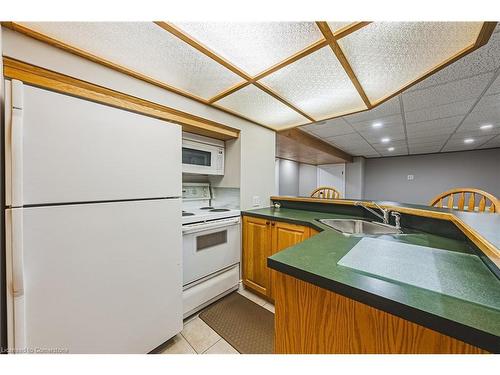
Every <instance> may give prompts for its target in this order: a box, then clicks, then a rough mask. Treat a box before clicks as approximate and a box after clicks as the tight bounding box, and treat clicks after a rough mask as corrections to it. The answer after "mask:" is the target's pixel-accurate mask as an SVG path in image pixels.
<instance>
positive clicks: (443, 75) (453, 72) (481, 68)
mask: <svg viewBox="0 0 500 375" xmlns="http://www.w3.org/2000/svg"><path fill="white" fill-rule="evenodd" d="M497 29H498V26H497ZM499 50H500V32H497V33H494V34H493V35H492V36H491V38H490V40H489V42H488V43H487V44H486V45H484V46H482V47H481V48H479V49H477V50H475V51H474V52H472V53H471V54H470V55H467V57H466V58H462V59H460V60H458V61H456V62H455V63H453V64H451V65H448V66H447V67H446V68H444V69H443V70H441V71H439V72H437V73H435V74H433V75H431V76H430V77H429V78H427V79H425V80H424V81H422V82H419V83H417V84H416V85H415V86H413V87H411V88H410V89H409V90H410V91H411V90H417V89H421V88H425V87H429V86H434V85H439V84H442V83H445V82H449V81H454V80H457V79H462V78H465V77H470V76H475V75H477V74H481V73H486V72H490V71H492V70H495V69H497V68H499V67H500V54H499V53H498V51H499Z"/></svg>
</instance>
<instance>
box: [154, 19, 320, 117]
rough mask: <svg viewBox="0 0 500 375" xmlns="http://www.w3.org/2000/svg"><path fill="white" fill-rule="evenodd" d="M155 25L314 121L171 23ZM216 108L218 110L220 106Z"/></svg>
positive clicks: (228, 92)
mask: <svg viewBox="0 0 500 375" xmlns="http://www.w3.org/2000/svg"><path fill="white" fill-rule="evenodd" d="M155 24H156V25H158V26H160V27H161V28H162V29H164V30H165V31H168V32H169V33H171V34H172V35H174V36H176V37H177V38H179V39H180V40H182V41H183V42H185V43H187V44H189V45H190V46H191V47H193V48H195V49H196V50H198V51H199V52H201V53H203V54H204V55H206V56H208V57H209V58H211V59H212V60H214V61H216V62H218V63H219V64H221V65H222V66H224V67H225V68H227V69H229V70H230V71H232V72H233V73H235V74H237V75H239V76H240V77H241V78H243V79H244V80H246V81H247V83H253V84H254V86H256V87H258V88H259V89H261V90H262V91H264V92H265V93H267V94H268V95H271V96H272V97H273V98H275V99H276V100H279V101H280V102H281V103H283V104H284V105H286V106H287V107H289V108H291V109H292V110H293V111H295V112H297V113H299V114H300V115H302V116H304V117H305V118H307V119H308V120H309V121H312V122H314V121H315V120H314V119H313V118H312V117H311V116H309V115H308V114H306V113H304V112H303V111H302V110H300V109H299V108H297V107H296V106H294V105H293V104H292V103H290V102H289V101H288V100H286V99H285V98H283V97H282V96H281V95H279V94H278V93H276V92H275V91H273V90H271V89H270V88H269V87H267V86H264V85H263V84H262V83H260V82H257V81H256V80H255V79H253V78H252V77H251V76H250V75H248V74H247V73H245V72H244V71H242V70H241V69H239V68H238V67H236V66H235V65H233V64H231V63H230V62H229V61H227V60H226V59H224V58H223V57H221V56H219V55H218V54H216V53H215V52H213V51H212V50H210V48H208V47H206V46H204V45H203V44H201V43H200V42H198V41H197V40H195V39H194V38H193V37H191V36H189V35H188V34H186V33H184V32H183V31H182V30H180V29H179V28H177V27H176V26H174V25H172V24H171V23H168V22H161V21H156V22H155ZM245 86H247V85H246V84H241V83H240V84H237V85H236V87H235V86H233V87H232V88H229V89H228V90H225V91H224V92H222V93H220V94H218V95H216V96H215V98H216V100H220V99H222V98H223V97H224V96H227V95H229V94H231V93H233V92H235V91H237V90H239V89H241V88H243V87H245ZM216 100H214V99H213V98H212V99H209V100H208V101H207V103H214V102H215V101H216ZM218 108H220V106H219V107H218Z"/></svg>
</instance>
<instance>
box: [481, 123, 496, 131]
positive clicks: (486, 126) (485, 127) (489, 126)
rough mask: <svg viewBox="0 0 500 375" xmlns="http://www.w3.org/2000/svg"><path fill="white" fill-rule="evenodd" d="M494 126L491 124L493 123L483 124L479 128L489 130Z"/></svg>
mask: <svg viewBox="0 0 500 375" xmlns="http://www.w3.org/2000/svg"><path fill="white" fill-rule="evenodd" d="M492 127H493V125H491V124H486V125H481V126H480V127H479V129H481V130H488V129H491V128H492Z"/></svg>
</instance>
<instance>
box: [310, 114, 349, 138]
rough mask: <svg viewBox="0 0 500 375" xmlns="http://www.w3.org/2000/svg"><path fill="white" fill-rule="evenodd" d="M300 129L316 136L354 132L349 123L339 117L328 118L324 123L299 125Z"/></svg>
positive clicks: (325, 136) (331, 135)
mask: <svg viewBox="0 0 500 375" xmlns="http://www.w3.org/2000/svg"><path fill="white" fill-rule="evenodd" d="M301 129H302V130H305V131H307V132H310V133H312V134H313V135H316V136H318V137H324V138H327V137H333V136H335V135H343V134H350V133H355V131H354V129H353V128H352V126H351V125H349V124H348V123H347V122H346V121H344V120H343V119H341V118H338V119H334V120H328V121H326V122H325V123H324V124H312V125H306V126H302V127H301Z"/></svg>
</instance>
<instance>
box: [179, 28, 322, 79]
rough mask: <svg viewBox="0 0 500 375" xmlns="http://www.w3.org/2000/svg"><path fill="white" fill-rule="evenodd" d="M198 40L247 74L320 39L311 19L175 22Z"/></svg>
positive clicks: (282, 58)
mask: <svg viewBox="0 0 500 375" xmlns="http://www.w3.org/2000/svg"><path fill="white" fill-rule="evenodd" d="M175 25H176V26H177V27H179V28H180V29H181V30H183V31H184V32H186V33H187V34H188V35H190V36H191V37H193V38H194V39H196V40H198V41H199V42H200V43H202V44H203V45H205V46H206V47H208V48H210V49H211V50H212V51H214V52H216V53H217V54H218V55H220V56H222V57H224V58H225V59H226V60H228V61H229V62H231V63H232V64H234V65H236V66H237V67H239V68H240V69H242V70H243V71H245V72H246V73H248V74H250V75H257V74H258V73H260V72H262V71H264V70H266V69H268V68H270V67H271V66H273V65H275V64H277V63H279V62H281V61H282V60H285V59H286V58H288V57H290V56H292V55H294V54H295V53H297V52H299V51H301V50H302V49H304V48H306V47H308V46H310V45H311V44H313V43H314V42H316V41H318V40H320V39H323V36H322V35H321V32H320V31H319V29H318V28H317V26H316V24H315V23H314V22H239V23H230V22H176V23H175Z"/></svg>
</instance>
